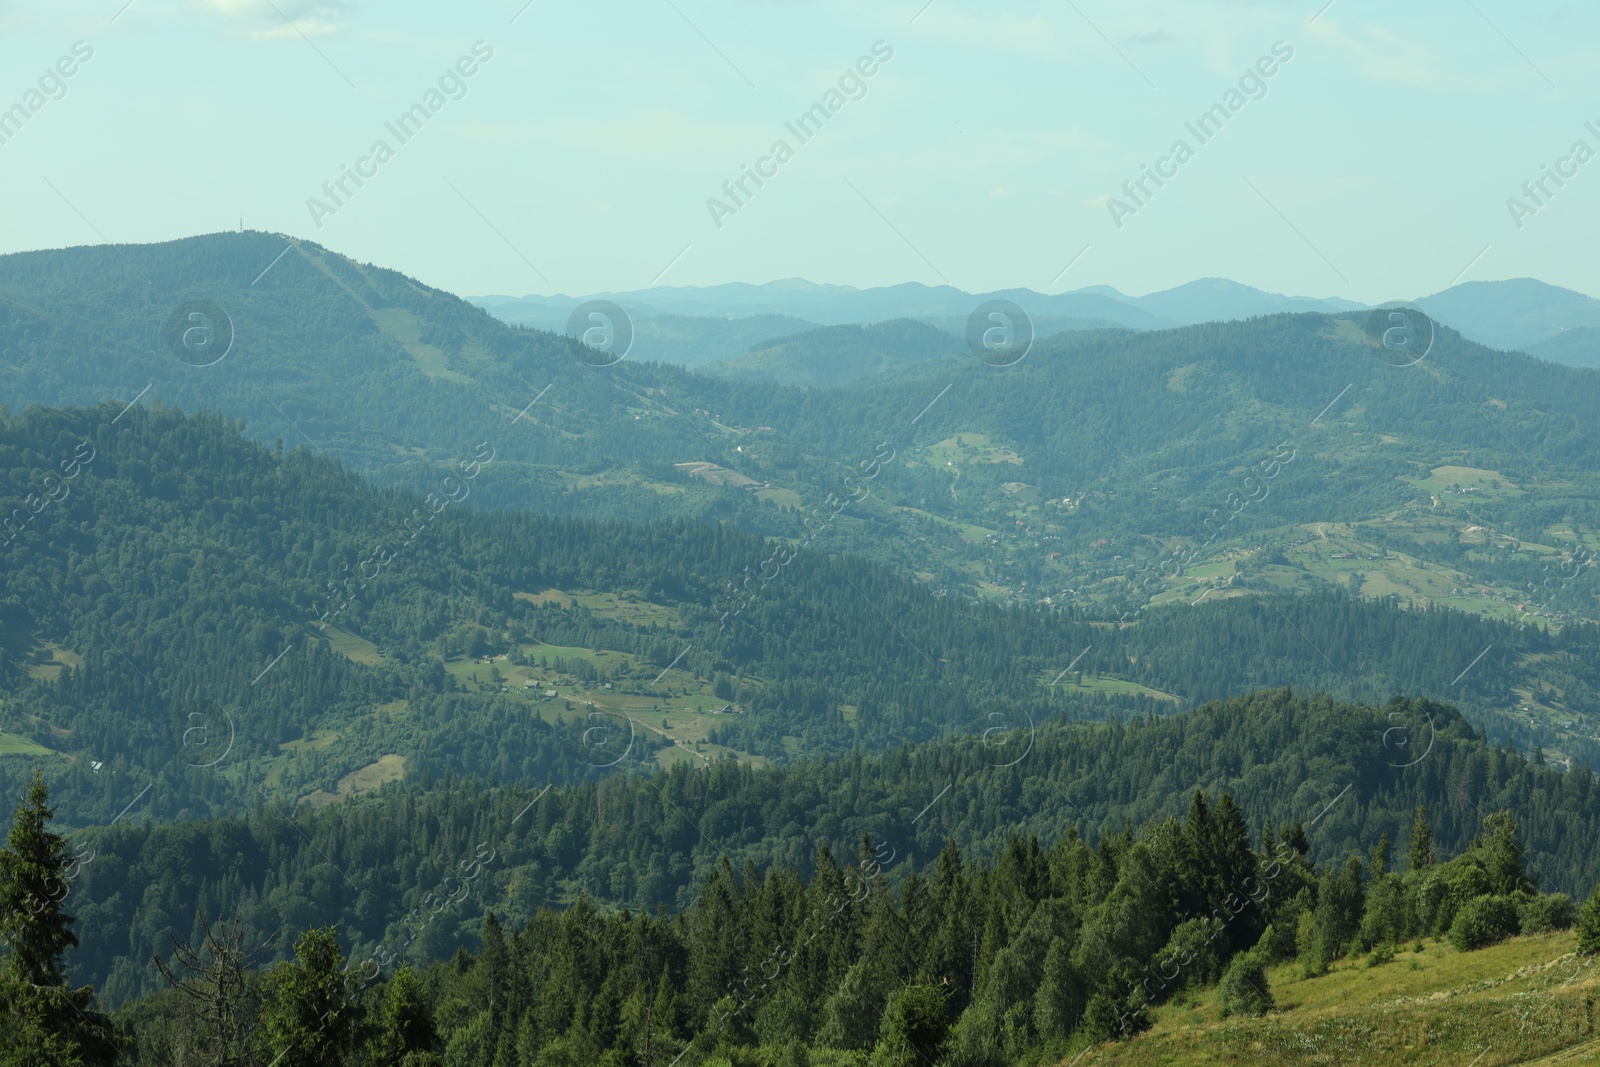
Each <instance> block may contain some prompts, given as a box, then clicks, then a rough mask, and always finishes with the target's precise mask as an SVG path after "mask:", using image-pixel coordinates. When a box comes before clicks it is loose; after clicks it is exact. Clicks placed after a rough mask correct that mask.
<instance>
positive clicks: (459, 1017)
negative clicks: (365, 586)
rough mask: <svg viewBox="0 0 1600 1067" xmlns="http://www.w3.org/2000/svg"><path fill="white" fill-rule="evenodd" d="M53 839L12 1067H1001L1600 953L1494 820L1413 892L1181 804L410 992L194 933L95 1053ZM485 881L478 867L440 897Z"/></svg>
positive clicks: (357, 968) (367, 967)
mask: <svg viewBox="0 0 1600 1067" xmlns="http://www.w3.org/2000/svg"><path fill="white" fill-rule="evenodd" d="M48 818H49V809H48V807H47V806H46V803H45V795H44V788H43V785H42V783H41V782H38V781H37V780H36V782H35V785H34V787H33V789H32V790H31V791H30V795H29V797H28V798H27V799H26V801H25V802H24V804H23V806H22V807H21V808H19V810H18V812H17V815H16V818H15V820H14V824H13V829H12V833H11V835H10V837H9V839H8V842H7V846H6V848H5V849H3V850H0V904H4V905H5V906H6V908H7V910H6V912H5V913H4V914H5V916H6V919H5V921H4V922H3V923H0V944H3V946H4V949H5V955H4V956H3V957H0V1011H3V1012H4V1015H5V1016H6V1022H7V1023H8V1030H7V1033H8V1037H9V1038H11V1039H12V1041H13V1044H9V1045H8V1046H7V1051H5V1052H0V1063H3V1064H7V1065H8V1067H9V1065H11V1064H28V1065H29V1067H43V1065H48V1067H56V1065H61V1067H67V1065H95V1064H110V1063H111V1062H113V1060H114V1059H115V1057H116V1054H117V1053H118V1052H121V1053H125V1054H131V1058H132V1060H133V1062H135V1063H151V1064H156V1063H160V1064H167V1063H174V1062H181V1063H190V1062H195V1063H212V1064H216V1063H223V1064H230V1065H240V1067H256V1065H262V1064H272V1065H275V1067H324V1065H328V1064H361V1065H367V1064H370V1065H372V1067H380V1065H389V1064H396V1063H400V1064H406V1065H409V1067H458V1065H459V1067H467V1065H480V1064H489V1065H494V1067H557V1065H560V1067H575V1065H578V1064H590V1063H599V1064H604V1065H609V1067H625V1065H633V1064H645V1065H647V1067H648V1065H668V1064H674V1063H679V1062H683V1061H684V1060H685V1058H686V1057H687V1058H688V1062H690V1063H693V1064H697V1065H698V1064H707V1065H718V1064H736V1065H741V1067H792V1065H794V1064H806V1065H809V1064H817V1065H829V1064H831V1065H837V1067H865V1065H866V1064H867V1063H869V1062H870V1063H871V1064H872V1065H873V1067H913V1065H915V1064H918V1063H927V1064H933V1065H936V1067H938V1065H949V1067H1001V1065H1004V1064H1014V1063H1018V1062H1049V1061H1050V1060H1051V1059H1052V1058H1054V1057H1057V1056H1060V1055H1065V1054H1068V1053H1070V1052H1071V1051H1072V1050H1073V1049H1075V1048H1078V1047H1081V1046H1083V1045H1085V1044H1089V1043H1095V1042H1101V1041H1106V1040H1120V1039H1125V1038H1130V1037H1133V1036H1134V1035H1136V1034H1137V1033H1139V1032H1140V1031H1141V1030H1144V1029H1146V1028H1148V1027H1149V1025H1150V1010H1151V1008H1153V1007H1155V1006H1157V1005H1159V1004H1162V1003H1164V1002H1166V1001H1168V1000H1170V999H1173V998H1174V997H1182V996H1185V995H1187V993H1188V991H1190V990H1192V989H1195V988H1198V987H1203V986H1206V985H1209V984H1211V983H1214V982H1219V981H1220V983H1221V988H1220V995H1219V1005H1220V1010H1221V1012H1222V1014H1223V1015H1224V1016H1226V1015H1230V1014H1244V1015H1261V1014H1265V1013H1266V1012H1267V1011H1269V1010H1272V1009H1273V1008H1274V1007H1275V1001H1274V997H1273V994H1272V989H1271V984H1270V981H1269V979H1268V975H1267V968H1268V966H1269V965H1270V964H1273V963H1277V962H1281V961H1285V960H1298V961H1299V965H1300V968H1301V971H1302V973H1303V974H1304V975H1305V976H1306V977H1307V978H1314V977H1316V976H1319V975H1321V974H1324V973H1326V972H1327V970H1328V968H1329V966H1330V965H1331V964H1332V963H1333V962H1334V961H1335V960H1337V959H1339V958H1341V957H1344V956H1349V955H1361V954H1366V955H1367V960H1366V964H1367V966H1369V967H1381V966H1385V965H1391V964H1394V960H1395V956H1396V953H1397V952H1399V951H1402V950H1405V951H1411V952H1420V951H1424V950H1425V947H1426V946H1425V945H1424V944H1423V942H1422V940H1421V939H1422V938H1424V937H1428V936H1433V937H1445V936H1447V937H1448V938H1449V939H1450V941H1451V943H1452V944H1453V945H1454V946H1455V947H1456V948H1457V949H1460V950H1463V951H1470V950H1472V949H1476V948H1481V947H1484V946H1485V945H1489V944H1493V943H1495V942H1496V941H1500V940H1503V939H1505V938H1507V937H1510V936H1513V935H1516V934H1519V933H1540V932H1548V931H1551V930H1557V929H1562V928H1565V927H1568V926H1570V925H1572V924H1573V922H1574V921H1575V920H1578V921H1579V950H1580V952H1586V953H1591V954H1592V953H1594V952H1596V951H1600V890H1597V891H1595V892H1594V893H1593V894H1592V895H1591V896H1590V898H1589V903H1588V904H1587V905H1586V906H1585V908H1584V910H1583V914H1582V916H1581V918H1580V917H1579V916H1578V913H1577V909H1576V908H1575V907H1574V905H1573V902H1572V901H1571V900H1570V899H1569V898H1568V897H1567V896H1566V895H1565V894H1562V893H1552V894H1541V893H1539V892H1537V874H1536V873H1535V872H1534V871H1533V870H1531V869H1530V867H1529V864H1528V854H1527V852H1526V851H1525V846H1524V844H1523V843H1522V841H1521V840H1520V839H1519V833H1518V825H1517V821H1516V819H1515V818H1514V816H1512V815H1511V814H1510V813H1509V812H1507V811H1493V812H1491V813H1489V814H1488V815H1487V816H1485V817H1483V818H1482V820H1481V826H1480V827H1479V828H1478V833H1476V834H1475V835H1474V836H1473V837H1472V839H1471V840H1470V841H1469V843H1468V845H1467V846H1466V848H1465V850H1464V851H1463V852H1461V853H1460V854H1459V855H1457V856H1456V857H1454V858H1453V859H1451V860H1449V861H1448V862H1442V863H1441V862H1439V861H1440V859H1441V855H1442V853H1441V850H1440V849H1439V846H1438V844H1437V842H1436V840H1435V837H1434V834H1433V831H1432V827H1431V825H1430V822H1429V819H1428V813H1427V810H1426V808H1422V807H1419V808H1418V809H1417V811H1416V813H1415V817H1414V820H1413V822H1412V825H1411V828H1410V830H1409V833H1408V834H1407V836H1406V838H1405V841H1404V844H1405V853H1406V861H1405V864H1404V869H1403V870H1399V869H1391V867H1397V866H1398V865H1396V864H1394V863H1393V861H1392V858H1391V855H1390V853H1391V842H1390V839H1389V838H1388V837H1387V836H1384V837H1382V838H1380V839H1379V840H1378V841H1377V842H1376V844H1375V845H1374V847H1373V848H1372V849H1371V852H1370V857H1364V856H1363V854H1361V853H1359V852H1352V853H1350V854H1349V855H1348V856H1346V857H1345V858H1344V859H1343V862H1342V863H1337V862H1331V863H1327V864H1322V865H1319V864H1317V863H1315V862H1314V861H1313V860H1312V859H1311V858H1310V855H1309V853H1310V849H1309V843H1308V836H1307V831H1306V828H1305V827H1304V826H1303V825H1302V824H1301V822H1300V821H1298V820H1295V821H1292V822H1288V823H1284V824H1281V825H1280V824H1275V823H1273V822H1271V821H1269V822H1267V823H1266V824H1264V826H1263V828H1262V831H1261V833H1260V835H1259V837H1257V836H1256V835H1253V834H1252V833H1251V831H1250V830H1249V827H1248V822H1247V818H1246V815H1245V813H1244V811H1243V810H1242V809H1241V808H1240V806H1239V805H1238V804H1237V803H1236V802H1235V800H1234V798H1233V797H1232V796H1231V795H1230V794H1228V793H1221V794H1220V795H1211V796H1208V795H1207V794H1206V793H1204V792H1202V791H1195V792H1194V793H1193V794H1191V795H1190V798H1189V801H1188V805H1187V810H1186V814H1185V815H1184V817H1183V818H1182V819H1181V820H1180V819H1179V818H1177V817H1174V816H1167V817H1165V818H1161V819H1157V820H1152V821H1149V822H1146V823H1144V824H1143V825H1142V826H1140V827H1139V828H1138V829H1137V831H1135V830H1134V829H1133V828H1131V827H1125V828H1124V829H1122V830H1121V831H1119V832H1115V833H1106V834H1103V835H1101V836H1100V837H1099V839H1098V841H1089V840H1085V839H1084V838H1083V837H1081V836H1080V835H1079V834H1078V833H1077V832H1076V831H1075V830H1072V829H1069V830H1068V831H1067V832H1066V833H1065V834H1064V835H1063V836H1062V837H1060V838H1059V839H1058V840H1056V841H1055V842H1054V843H1053V844H1051V845H1049V846H1048V847H1045V846H1043V845H1041V843H1040V841H1039V839H1038V838H1037V837H1032V836H1030V837H1026V838H1024V837H1021V836H1017V835H1012V836H1010V837H1008V838H1007V839H1006V841H1005V843H1004V844H1003V846H1002V847H1000V848H998V849H996V850H995V851H994V852H993V853H992V854H991V855H992V858H985V857H984V856H983V855H982V854H978V855H974V854H972V853H970V852H969V853H967V854H963V851H962V850H961V849H959V848H958V847H957V846H956V845H955V843H954V842H953V841H946V842H945V844H944V845H943V847H942V848H941V849H940V850H939V851H938V853H937V856H936V857H935V858H934V859H933V860H932V861H931V862H926V861H922V862H919V861H917V860H915V859H914V858H913V857H912V856H910V855H902V854H901V853H900V852H899V850H898V849H896V848H894V847H893V846H892V845H890V844H889V843H888V842H887V841H885V840H880V839H875V838H874V837H873V836H872V835H871V834H864V835H863V836H862V838H861V839H860V842H859V844H858V847H857V848H856V849H855V850H854V853H853V859H854V862H851V861H850V860H846V861H845V862H843V863H841V862H840V861H839V859H838V858H836V855H835V853H834V851H833V850H832V849H831V848H829V847H827V846H824V847H822V848H820V849H819V850H818V852H817V854H816V856H815V858H814V861H813V862H812V864H811V865H810V869H811V873H810V876H809V877H804V876H802V874H801V872H799V871H797V870H795V869H794V868H791V867H786V866H785V867H773V868H769V869H768V870H766V871H765V872H762V871H761V870H760V869H759V868H758V867H757V866H756V865H755V864H754V863H751V862H748V861H747V862H746V863H744V864H743V866H742V867H741V868H736V867H735V865H734V864H733V862H732V861H731V860H730V859H729V857H727V856H725V855H724V856H722V857H721V858H720V859H719V860H718V861H717V863H716V865H715V867H714V868H713V870H712V871H711V873H710V874H709V876H708V877H707V878H706V879H705V881H704V883H703V884H702V885H701V886H700V887H699V889H698V891H697V893H696V895H695V899H694V901H693V903H692V905H691V906H690V907H689V908H687V909H686V910H684V911H682V912H680V913H678V914H677V915H672V916H669V915H667V914H666V913H665V912H660V911H658V912H657V913H656V914H655V915H651V914H649V913H648V912H645V911H634V910H632V909H627V908H624V909H621V910H612V909H602V908H599V907H597V906H596V905H595V904H594V903H593V902H591V901H590V900H589V899H588V898H587V897H586V896H581V895H580V896H579V898H578V899H577V900H576V901H575V902H574V903H573V905H572V906H570V907H567V908H564V909H561V910H559V911H558V910H553V909H550V908H540V909H539V910H537V911H536V912H535V913H534V914H533V916H532V917H531V918H530V919H529V920H528V921H527V922H525V923H520V924H517V925H515V926H514V927H512V928H511V929H510V930H507V929H506V928H505V926H504V925H503V923H502V922H501V920H500V919H499V918H498V917H497V916H496V915H495V914H494V913H493V912H490V913H489V914H487V915H486V916H485V917H484V918H483V920H482V922H481V925H480V926H479V927H478V932H479V934H480V936H479V937H478V939H477V943H476V946H475V949H474V950H473V951H468V950H467V949H466V948H465V947H461V948H457V949H456V951H455V953H454V955H453V956H452V957H451V958H450V959H449V960H448V961H444V962H437V963H434V964H432V965H431V966H428V967H426V968H425V969H424V970H423V971H422V972H421V974H420V975H419V974H418V973H417V972H416V971H415V970H413V969H412V968H411V967H410V966H409V965H407V964H405V963H403V962H402V951H403V948H404V944H405V943H406V942H404V941H402V940H401V937H400V936H398V935H397V936H395V937H393V938H391V939H388V940H386V942H385V943H384V944H382V945H379V946H377V947H376V948H375V949H373V950H371V951H354V952H350V951H347V949H346V943H347V942H348V938H347V937H345V936H344V932H343V931H342V930H341V929H339V928H338V927H335V926H323V925H319V926H316V927H313V928H311V929H308V930H306V931H305V932H303V933H302V934H300V935H298V936H297V937H295V939H294V953H293V957H292V958H290V959H284V960H281V961H280V962H278V963H276V964H274V965H272V966H271V967H268V968H265V969H262V968H260V967H258V966H257V964H258V960H259V957H260V955H261V953H262V950H263V949H264V948H265V947H266V946H265V944H264V943H258V942H257V941H256V940H255V939H253V938H251V937H250V936H248V934H247V933H246V931H245V923H244V922H243V921H242V920H240V919H239V918H237V917H235V918H233V919H232V920H229V919H228V918H227V917H226V915H223V916H222V917H220V918H218V917H215V915H216V913H215V912H210V913H208V912H207V911H206V910H205V909H204V908H203V907H202V908H201V909H199V911H198V913H197V918H196V934H195V935H194V936H192V937H190V938H187V939H186V938H182V937H177V936H174V937H173V938H171V940H170V942H169V944H168V946H167V947H166V949H165V951H164V952H160V953H157V954H156V955H155V956H154V957H153V958H152V966H153V969H155V970H156V971H158V972H159V973H160V975H161V977H162V979H163V981H164V983H165V984H166V985H167V986H168V987H170V988H168V989H166V990H165V991H164V992H161V993H158V994H155V995H152V996H150V997H147V998H144V999H142V1000H140V1001H139V1002H137V1003H134V1004H131V1005H128V1006H127V1007H126V1008H125V1009H123V1010H122V1011H120V1012H119V1013H118V1015H117V1017H116V1018H117V1022H116V1025H115V1027H113V1025H112V1022H111V1020H109V1019H107V1018H106V1017H105V1016H104V1015H101V1014H99V1013H97V1012H95V1011H94V1008H93V991H92V990H91V989H89V988H87V987H81V988H79V989H77V990H71V989H70V983H68V981H67V978H66V972H65V968H64V966H63V958H64V956H65V954H66V953H67V951H68V950H69V949H70V948H72V947H73V946H74V945H76V944H77V938H76V937H75V936H74V935H73V934H72V932H71V926H72V922H73V920H72V917H71V915H70V914H68V913H66V912H65V910H64V908H63V898H64V896H65V892H64V890H65V888H66V884H67V882H66V879H69V878H70V877H71V876H72V875H73V874H76V873H80V872H81V870H82V869H83V865H82V862H81V861H80V860H79V859H77V858H75V857H73V856H70V855H68V853H67V844H66V842H65V841H64V840H63V839H62V838H60V837H59V836H58V835H56V834H54V833H53V832H51V831H49V830H48V829H47V828H46V826H45V823H46V821H47V820H48ZM495 862H496V856H495V854H494V850H493V849H490V850H488V851H487V852H485V851H483V850H482V849H481V847H480V849H479V850H478V851H476V852H475V853H474V854H472V855H469V856H466V857H463V858H461V859H460V860H459V861H457V862H456V863H455V864H453V865H452V866H451V867H450V868H449V873H448V874H447V876H446V877H445V878H444V879H443V881H442V883H441V886H440V889H439V891H438V894H439V895H450V896H453V895H454V891H453V890H450V889H449V883H451V882H454V883H455V884H456V885H457V886H458V887H464V886H467V885H470V883H471V882H472V881H473V880H474V879H475V878H477V877H478V876H479V875H481V874H482V873H483V870H484V868H486V867H488V866H490V865H492V864H494V863H495ZM430 903H431V902H430ZM426 910H428V907H427V905H425V906H424V908H423V909H419V910H418V915H419V916H420V917H419V918H417V919H415V920H414V925H422V926H425V925H426V924H427V922H428V916H427V915H425V914H423V913H424V912H425V911H426ZM432 910H440V909H432ZM277 933H278V935H279V936H278V939H279V940H286V938H285V937H283V936H282V932H281V931H279V932H277ZM267 940H268V941H270V940H272V938H269V939H267ZM68 1007H71V1008H73V1009H74V1010H73V1011H71V1012H69V1011H67V1010H66V1009H67V1008H68ZM869 1057H870V1059H869Z"/></svg>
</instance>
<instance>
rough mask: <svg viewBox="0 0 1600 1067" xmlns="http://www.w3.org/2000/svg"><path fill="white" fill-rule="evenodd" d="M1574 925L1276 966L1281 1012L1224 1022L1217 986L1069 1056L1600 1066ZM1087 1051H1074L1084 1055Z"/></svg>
mask: <svg viewBox="0 0 1600 1067" xmlns="http://www.w3.org/2000/svg"><path fill="white" fill-rule="evenodd" d="M1575 944H1576V938H1575V936H1574V935H1573V934H1572V933H1571V932H1570V931H1568V932H1560V933H1553V934H1540V935H1535V936H1531V937H1519V938H1514V939H1512V940H1511V941H1508V942H1506V943H1505V944H1502V945H1496V946H1494V947H1492V948H1488V949H1483V950H1480V951H1477V952H1467V953H1461V952H1456V951H1455V950H1454V949H1452V948H1451V947H1450V946H1449V945H1448V944H1446V943H1443V942H1438V941H1427V942H1425V949H1424V951H1423V952H1421V953H1413V952H1412V951H1411V950H1410V948H1409V947H1402V949H1401V950H1400V951H1399V952H1397V953H1396V954H1395V958H1394V960H1393V961H1392V962H1390V963H1387V964H1384V965H1383V966H1380V967H1376V968H1369V967H1367V966H1366V965H1365V961H1364V960H1356V961H1349V960H1344V961H1341V962H1340V963H1339V964H1338V965H1337V966H1335V968H1334V969H1333V970H1332V972H1330V973H1329V974H1327V975H1325V976H1323V977H1321V978H1313V979H1304V978H1301V977H1300V972H1299V968H1298V965H1297V964H1293V963H1291V964H1285V965H1282V966H1279V967H1275V968H1273V969H1272V970H1271V971H1270V972H1269V985H1270V988H1271V990H1272V994H1273V996H1274V997H1275V998H1276V1000H1277V1003H1278V1010H1277V1011H1275V1012H1273V1013H1271V1014H1269V1015H1267V1016H1266V1017H1265V1018H1262V1019H1238V1018H1235V1019H1227V1020H1219V1018H1218V1010H1217V990H1216V987H1214V986H1213V987H1212V988H1210V989H1207V990H1204V991H1203V992H1200V993H1197V994H1194V995H1192V997H1191V998H1190V1000H1189V1002H1188V1003H1187V1004H1179V1003H1177V1002H1174V1003H1171V1004H1167V1005H1165V1006H1163V1007H1162V1008H1160V1009H1158V1011H1157V1012H1156V1023H1155V1026H1154V1028H1153V1029H1151V1030H1150V1031H1148V1032H1147V1033H1144V1034H1141V1035H1139V1036H1138V1037H1137V1038H1135V1039H1133V1040H1131V1041H1126V1042H1121V1043H1116V1044H1109V1045H1102V1046H1099V1047H1097V1048H1094V1049H1091V1050H1089V1051H1088V1052H1087V1053H1079V1052H1074V1053H1073V1054H1072V1055H1071V1056H1068V1057H1066V1058H1064V1059H1063V1060H1062V1061H1061V1063H1062V1065H1063V1067H1065V1065H1067V1064H1073V1063H1081V1064H1083V1065H1085V1067H1088V1065H1090V1064H1093V1065H1096V1067H1100V1065H1124V1064H1126V1065H1134V1064H1137V1065H1139V1067H1159V1065H1169V1064H1170V1065H1178V1064H1182V1065H1186V1067H1187V1065H1191V1064H1193V1065H1197V1067H1204V1065H1212V1064H1218V1065H1220V1064H1252V1065H1255V1064H1266V1065H1273V1064H1283V1065H1294V1067H1312V1065H1318V1064H1329V1065H1334V1064H1337V1065H1339V1067H1358V1065H1361V1064H1405V1065H1418V1067H1421V1065H1434V1064H1437V1065H1440V1067H1444V1065H1450V1067H1467V1065H1469V1064H1471V1065H1473V1067H1496V1065H1500V1064H1578V1063H1600V1041H1597V1039H1596V1035H1595V1033H1594V1030H1593V1027H1594V1022H1595V1020H1594V1019H1593V1011H1594V1009H1593V1005H1592V1001H1593V997H1594V994H1595V992H1596V986H1597V985H1600V957H1589V958H1588V959H1581V958H1579V957H1577V956H1575V955H1574V954H1573V948H1574V946H1575ZM1080 1055H1081V1057H1082V1058H1081V1059H1074V1057H1077V1056H1080Z"/></svg>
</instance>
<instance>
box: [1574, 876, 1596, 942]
mask: <svg viewBox="0 0 1600 1067" xmlns="http://www.w3.org/2000/svg"><path fill="white" fill-rule="evenodd" d="M1597 953H1600V885H1597V886H1595V887H1594V892H1592V893H1590V894H1589V899H1588V900H1587V901H1585V902H1584V905H1583V911H1581V912H1580V913H1579V914H1578V954H1579V955H1581V956H1593V955H1596V954H1597Z"/></svg>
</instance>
